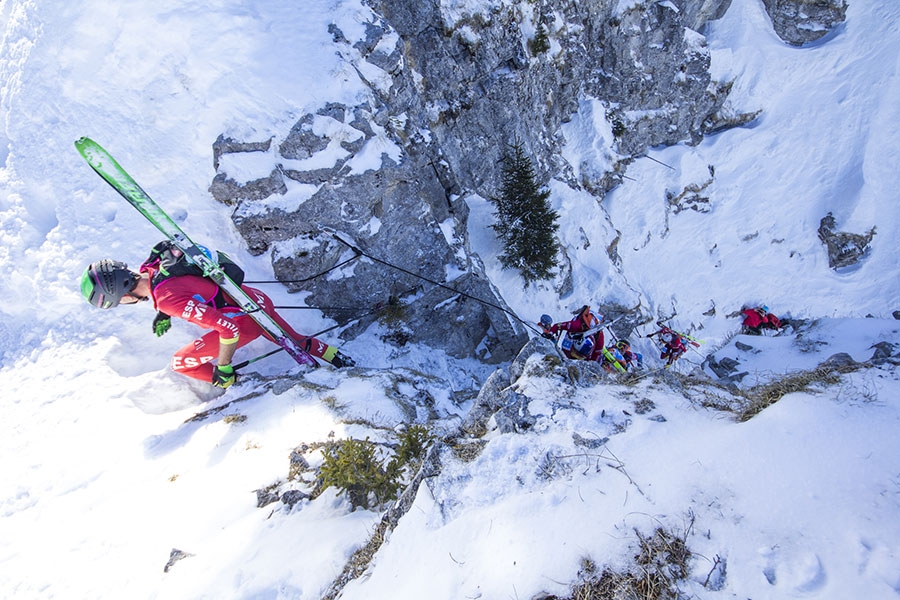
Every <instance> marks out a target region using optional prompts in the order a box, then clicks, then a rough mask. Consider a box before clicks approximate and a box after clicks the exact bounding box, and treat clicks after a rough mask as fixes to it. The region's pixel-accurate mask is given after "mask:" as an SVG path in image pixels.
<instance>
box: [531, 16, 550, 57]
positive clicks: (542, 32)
mask: <svg viewBox="0 0 900 600" xmlns="http://www.w3.org/2000/svg"><path fill="white" fill-rule="evenodd" d="M529 47H530V48H531V55H532V56H537V55H538V54H540V53H541V52H546V51H547V50H549V49H550V38H548V37H547V30H546V29H545V28H544V24H543V23H538V27H537V31H535V32H534V39H532V40H531V41H530V42H529Z"/></svg>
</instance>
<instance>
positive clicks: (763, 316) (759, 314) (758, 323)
mask: <svg viewBox="0 0 900 600" xmlns="http://www.w3.org/2000/svg"><path fill="white" fill-rule="evenodd" d="M741 314H743V315H744V322H743V323H742V325H743V329H742V330H743V332H744V333H745V334H748V335H762V333H763V331H762V330H763V329H772V330H775V331H777V330H779V329H781V327H782V322H781V319H779V318H778V317H776V316H775V315H774V314H772V313H770V312H769V307H768V306H765V305H763V306H757V307H756V308H745V309H744V310H743V311H741Z"/></svg>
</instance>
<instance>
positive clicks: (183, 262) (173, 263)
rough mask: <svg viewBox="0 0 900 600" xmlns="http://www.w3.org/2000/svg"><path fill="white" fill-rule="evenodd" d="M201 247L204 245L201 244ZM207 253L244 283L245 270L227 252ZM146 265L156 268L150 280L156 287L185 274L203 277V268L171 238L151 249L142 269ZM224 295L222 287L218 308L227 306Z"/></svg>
mask: <svg viewBox="0 0 900 600" xmlns="http://www.w3.org/2000/svg"><path fill="white" fill-rule="evenodd" d="M201 248H203V247H202V246H201ZM203 250H206V248H203ZM206 255H207V256H210V258H212V259H213V260H214V261H215V262H216V263H217V264H218V265H219V266H220V267H221V268H222V270H223V271H224V272H225V274H226V275H228V277H229V278H230V279H231V280H232V281H234V282H235V283H236V284H238V285H241V284H243V283H244V270H243V269H242V268H241V267H240V266H238V264H237V263H235V262H234V261H233V260H231V258H230V257H229V256H228V255H227V254H225V253H224V252H219V251H216V254H215V257H213V256H211V253H210V252H209V251H207V252H206ZM145 267H150V268H152V269H154V270H156V273H155V274H154V275H153V280H152V281H151V282H150V285H151V286H152V287H153V288H154V289H155V288H156V286H158V285H159V284H161V283H162V282H163V281H166V280H167V279H171V278H172V277H181V276H183V275H194V276H196V277H203V269H201V268H200V267H198V266H197V265H195V264H194V263H192V262H190V261H189V260H188V259H187V256H186V255H185V254H184V253H183V252H182V251H181V250H179V249H178V247H177V246H176V245H175V244H174V243H172V242H171V241H169V240H164V241H162V242H160V243H158V244H156V245H155V246H153V250H151V251H150V256H149V257H148V258H147V260H145V261H144V262H143V263H142V264H141V270H143V269H144V268H145ZM224 295H225V294H224V293H223V292H222V291H221V289H220V290H219V293H217V294H216V297H215V305H216V308H222V307H223V306H225V298H224Z"/></svg>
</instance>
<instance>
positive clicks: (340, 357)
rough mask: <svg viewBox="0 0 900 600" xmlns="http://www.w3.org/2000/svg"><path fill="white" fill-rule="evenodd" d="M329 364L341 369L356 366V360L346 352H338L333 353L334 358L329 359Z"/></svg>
mask: <svg viewBox="0 0 900 600" xmlns="http://www.w3.org/2000/svg"><path fill="white" fill-rule="evenodd" d="M331 366H332V367H334V368H335V369H343V368H344V367H353V366H356V362H355V361H354V360H353V359H352V358H350V357H349V356H347V355H346V354H341V353H340V352H338V353H337V354H335V355H334V358H332V359H331Z"/></svg>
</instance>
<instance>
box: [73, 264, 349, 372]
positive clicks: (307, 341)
mask: <svg viewBox="0 0 900 600" xmlns="http://www.w3.org/2000/svg"><path fill="white" fill-rule="evenodd" d="M154 250H155V249H154ZM159 271H160V268H159V261H156V262H155V263H154V262H153V261H149V260H148V261H147V262H145V263H144V264H143V265H142V266H141V270H140V272H139V273H136V272H134V271H131V270H129V269H128V268H127V265H126V264H125V263H123V262H120V261H115V260H109V259H104V260H100V261H98V262H95V263H92V264H91V265H90V266H88V268H87V270H86V271H85V273H84V275H83V276H82V279H81V292H82V295H84V297H85V299H86V300H87V301H88V302H89V303H91V304H92V305H94V306H97V307H99V308H113V307H115V306H118V305H119V304H136V303H138V302H143V301H146V300H152V301H153V307H154V308H155V309H156V310H158V311H159V314H158V315H157V317H156V319H154V321H153V328H154V332H155V333H156V334H157V335H162V334H163V333H165V332H166V331H168V329H169V317H177V318H180V319H184V320H186V321H190V322H191V323H195V324H197V325H199V326H200V327H202V328H203V329H209V330H210V332H209V333H207V334H206V335H204V336H202V337H201V338H199V339H197V340H194V341H193V342H191V343H190V344H188V345H187V346H185V347H184V348H182V349H181V350H179V351H178V352H176V353H175V355H174V356H173V357H172V364H171V366H172V370H174V371H175V372H177V373H181V374H183V375H187V376H188V377H193V378H194V379H199V380H201V381H205V382H207V383H212V384H213V385H215V386H217V387H222V388H227V387H228V386H230V385H232V384H233V383H234V382H235V379H236V374H235V371H234V368H233V367H232V365H231V359H232V357H233V356H234V352H235V350H236V349H238V348H240V347H241V346H244V345H246V344H248V343H250V342H251V341H253V340H255V339H256V338H258V337H259V336H261V335H266V334H265V332H264V331H263V329H262V328H261V327H260V326H259V325H258V324H257V323H256V321H254V320H253V319H252V318H251V317H250V316H248V315H247V314H245V313H243V312H241V309H240V308H239V307H238V306H237V305H236V303H235V302H234V300H232V299H231V298H230V297H228V296H227V295H226V294H225V292H223V291H222V289H221V288H220V287H219V286H218V285H216V284H215V282H213V281H212V280H210V279H207V278H205V277H202V276H196V275H180V276H169V277H156V276H157V274H158V273H159ZM241 287H242V289H243V290H244V291H245V292H247V294H248V295H249V296H250V297H251V298H252V299H253V300H254V301H255V302H256V303H257V304H259V306H260V308H262V309H263V311H265V312H266V313H267V314H268V315H270V316H271V317H272V318H273V319H274V320H275V321H276V322H277V323H278V324H279V325H280V326H281V327H282V328H283V329H284V330H285V332H286V333H288V334H289V335H290V336H291V337H293V338H294V341H296V342H297V344H298V345H300V347H301V348H302V349H304V350H306V351H307V352H308V353H310V354H311V355H313V356H315V357H316V358H320V359H322V360H323V361H325V362H328V363H330V364H331V365H332V366H334V367H337V368H340V367H343V366H352V365H353V361H352V360H351V359H350V358H349V357H347V356H345V355H343V354H341V353H340V352H338V349H337V348H336V347H334V346H330V345H328V344H326V343H325V342H322V341H321V340H318V339H316V338H314V337H307V336H304V335H302V334H300V333H297V332H296V331H294V329H293V328H292V327H291V326H290V325H289V324H288V323H287V321H285V320H284V319H283V318H282V317H281V315H279V314H278V313H277V312H275V309H274V307H273V304H272V301H271V299H270V298H269V297H268V296H266V295H265V294H264V293H263V292H261V291H260V290H258V289H256V288H252V287H250V286H241Z"/></svg>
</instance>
